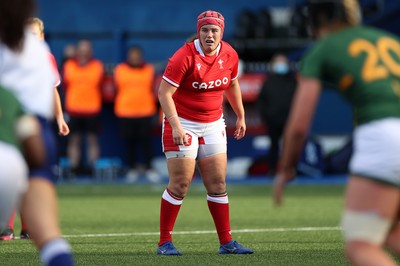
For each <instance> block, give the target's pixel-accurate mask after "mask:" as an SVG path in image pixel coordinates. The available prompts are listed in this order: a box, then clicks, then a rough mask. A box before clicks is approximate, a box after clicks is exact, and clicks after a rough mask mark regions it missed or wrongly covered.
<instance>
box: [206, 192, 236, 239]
mask: <svg viewBox="0 0 400 266" xmlns="http://www.w3.org/2000/svg"><path fill="white" fill-rule="evenodd" d="M207 202H208V209H209V210H210V212H211V215H212V217H213V219H214V224H215V228H216V230H217V233H218V238H219V242H220V243H221V244H226V243H228V242H229V241H231V240H232V236H231V224H230V219H229V201H228V194H226V193H225V194H221V195H207Z"/></svg>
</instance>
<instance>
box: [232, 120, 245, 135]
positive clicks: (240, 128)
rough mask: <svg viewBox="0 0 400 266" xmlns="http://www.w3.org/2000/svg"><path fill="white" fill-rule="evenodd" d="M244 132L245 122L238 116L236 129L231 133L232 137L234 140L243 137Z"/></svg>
mask: <svg viewBox="0 0 400 266" xmlns="http://www.w3.org/2000/svg"><path fill="white" fill-rule="evenodd" d="M245 134H246V122H245V120H244V118H243V119H239V118H238V120H237V121H236V130H235V132H234V133H233V137H234V138H235V139H236V140H239V139H241V138H243V137H244V135H245Z"/></svg>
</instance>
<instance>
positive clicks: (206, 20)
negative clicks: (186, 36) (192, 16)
mask: <svg viewBox="0 0 400 266" xmlns="http://www.w3.org/2000/svg"><path fill="white" fill-rule="evenodd" d="M204 25H216V26H219V27H220V28H221V31H222V33H223V32H224V27H225V23H224V16H222V15H221V13H219V12H217V11H212V10H207V11H205V12H202V13H201V14H200V15H199V16H198V17H197V35H198V34H199V32H200V29H201V27H203V26H204Z"/></svg>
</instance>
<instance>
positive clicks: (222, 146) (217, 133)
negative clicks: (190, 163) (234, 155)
mask: <svg viewBox="0 0 400 266" xmlns="http://www.w3.org/2000/svg"><path fill="white" fill-rule="evenodd" d="M179 120H180V122H181V125H182V127H183V129H184V130H185V131H186V136H187V138H188V143H187V144H185V145H176V144H174V140H173V138H172V127H171V125H170V124H169V122H168V119H166V118H165V117H164V119H163V130H162V145H163V151H164V153H165V156H166V157H167V159H170V158H181V157H190V158H197V159H201V158H204V157H207V156H211V155H215V154H219V153H226V144H227V140H226V129H225V128H226V125H225V119H224V118H223V117H222V116H221V118H220V119H218V120H217V121H215V122H211V123H199V122H193V121H189V120H186V119H184V118H181V117H180V118H179Z"/></svg>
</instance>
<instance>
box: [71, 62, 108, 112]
mask: <svg viewBox="0 0 400 266" xmlns="http://www.w3.org/2000/svg"><path fill="white" fill-rule="evenodd" d="M103 73H104V70H103V64H102V63H101V62H100V61H99V60H96V59H92V60H91V61H89V63H88V64H86V65H84V66H80V65H79V64H78V62H77V61H76V60H68V61H67V62H66V63H65V66H64V82H65V84H66V93H65V109H66V110H67V111H68V112H69V113H70V114H81V115H91V114H93V115H94V114H98V113H99V112H100V111H101V90H100V85H101V81H102V78H103Z"/></svg>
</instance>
